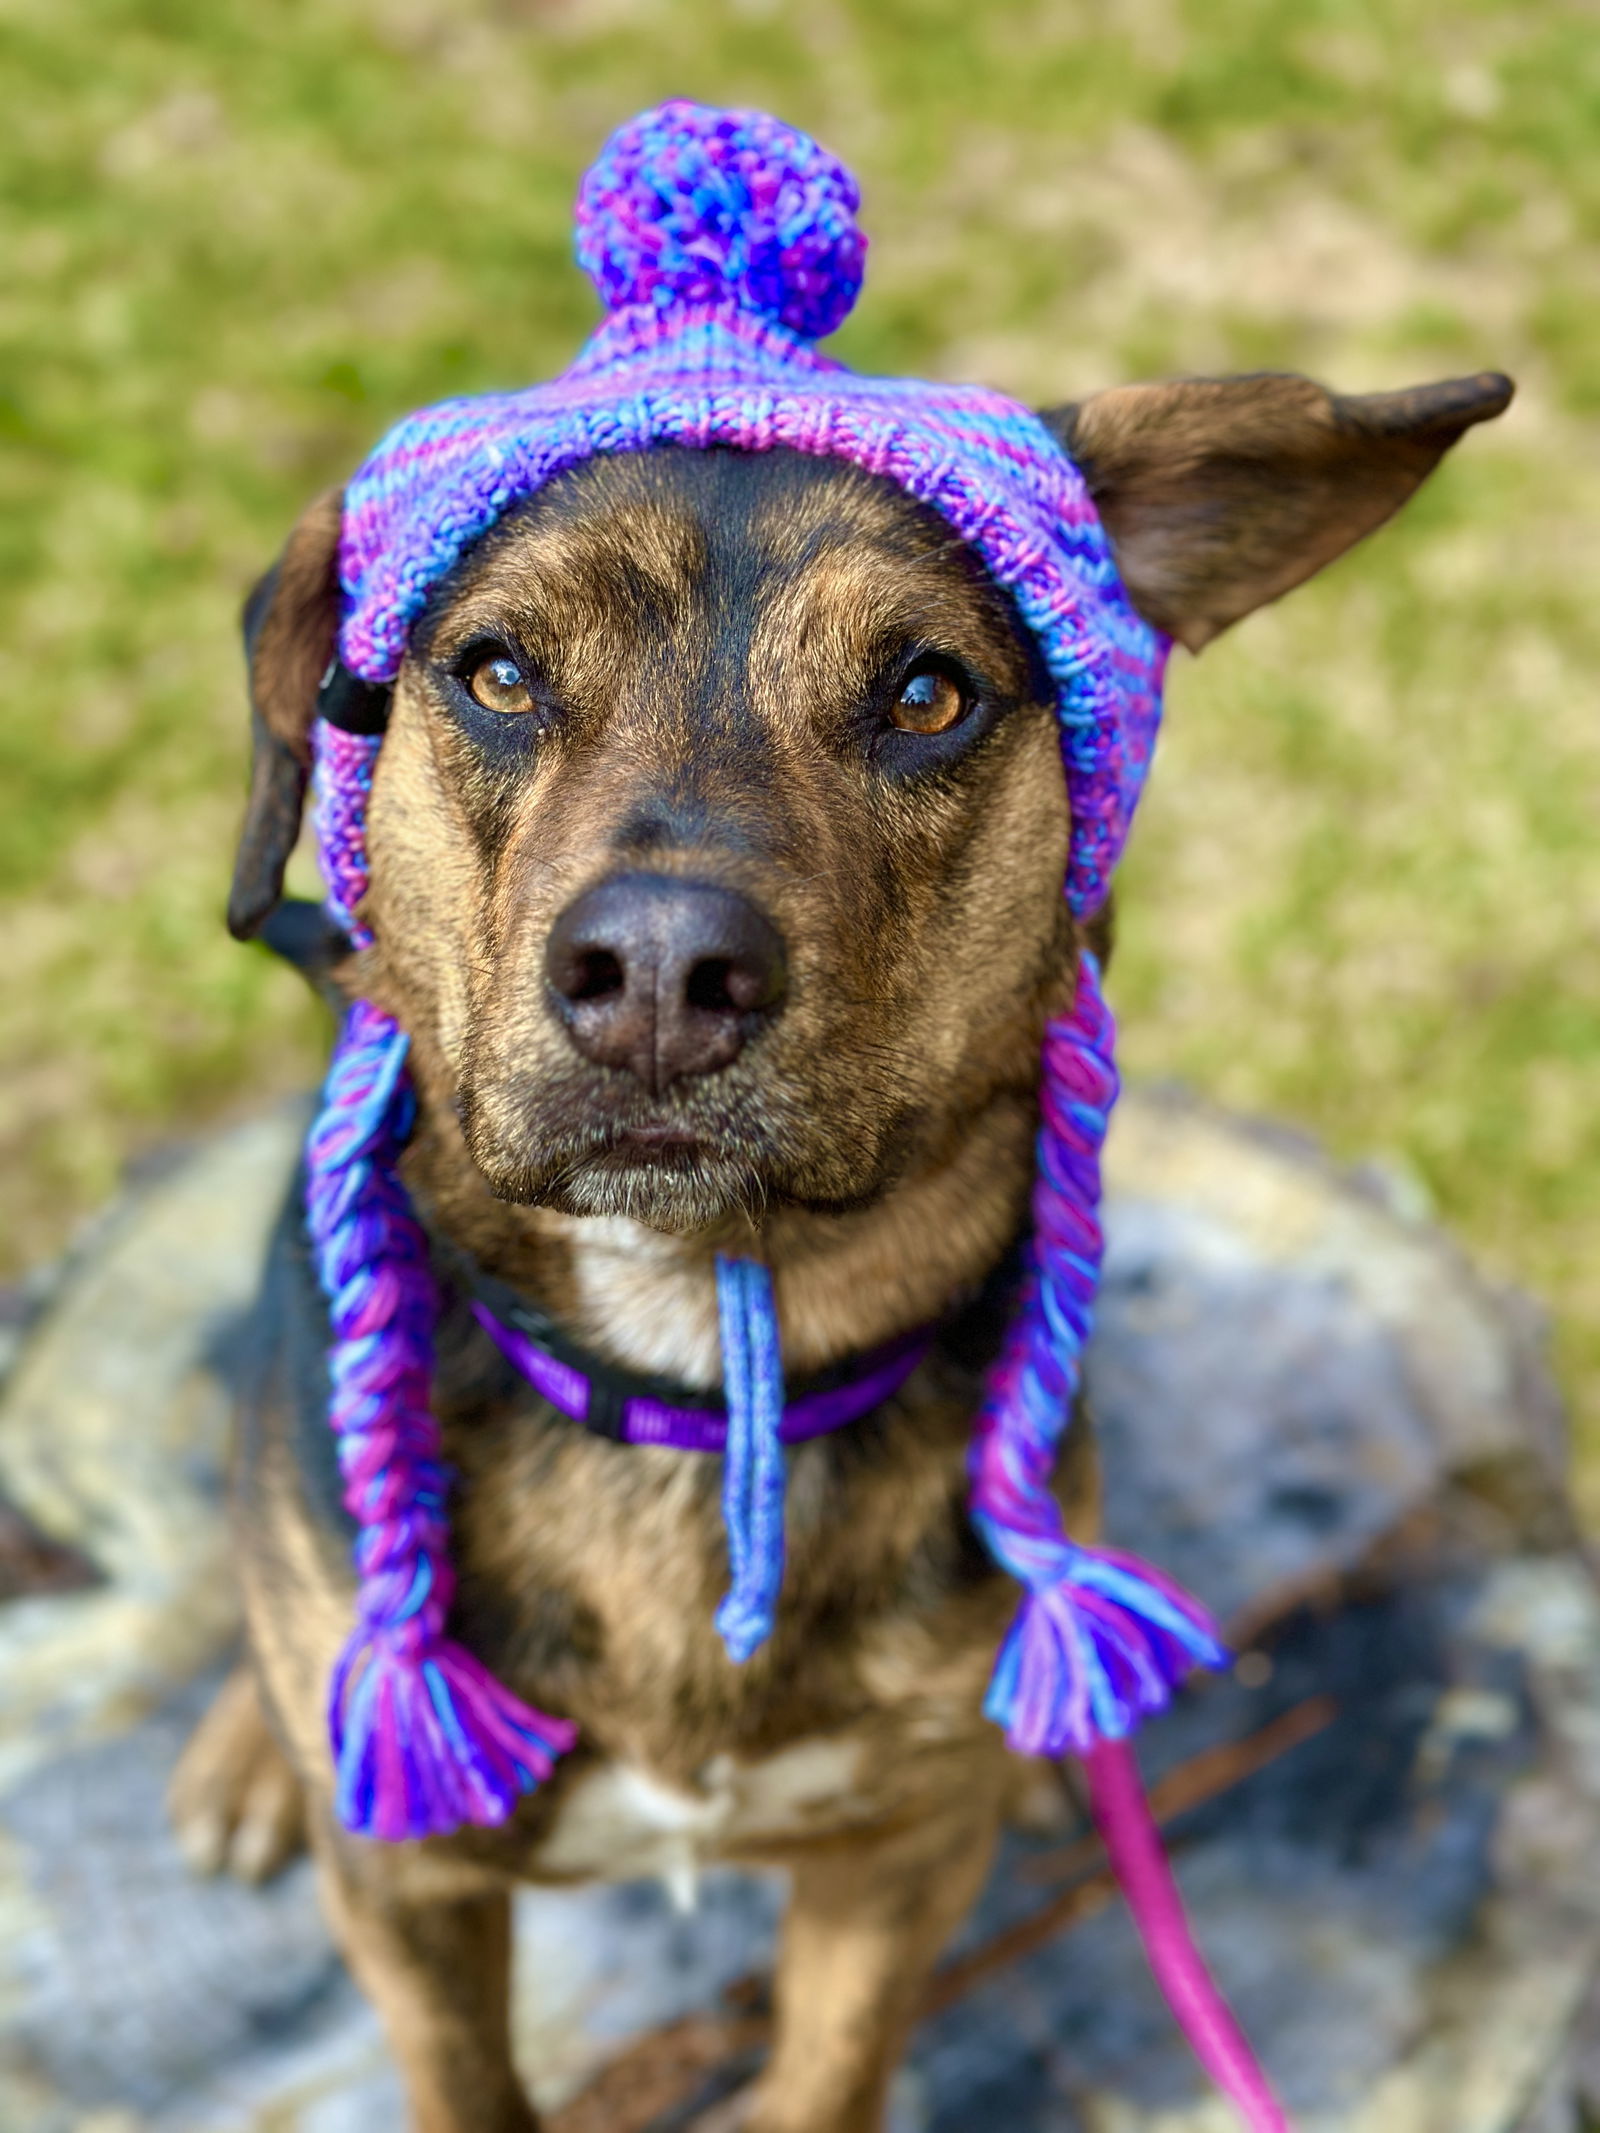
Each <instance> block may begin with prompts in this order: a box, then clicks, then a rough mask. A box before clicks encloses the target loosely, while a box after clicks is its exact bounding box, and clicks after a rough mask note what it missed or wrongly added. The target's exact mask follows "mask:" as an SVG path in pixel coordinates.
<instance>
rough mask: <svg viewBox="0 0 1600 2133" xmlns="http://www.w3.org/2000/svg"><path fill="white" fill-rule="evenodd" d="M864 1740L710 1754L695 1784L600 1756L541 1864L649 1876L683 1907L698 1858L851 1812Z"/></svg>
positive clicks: (701, 1861)
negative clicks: (748, 1757) (757, 1753)
mask: <svg viewBox="0 0 1600 2133" xmlns="http://www.w3.org/2000/svg"><path fill="white" fill-rule="evenodd" d="M861 1752H862V1744H861V1743H860V1742H859V1741H854V1740H809V1741H798V1742H796V1744H795V1745H794V1746H793V1747H792V1748H785V1749H783V1750H781V1751H780V1752H779V1753H778V1754H777V1755H770V1756H766V1757H764V1758H763V1759H762V1760H761V1761H759V1762H752V1763H744V1762H738V1761H736V1760H735V1759H734V1757H732V1756H731V1755H719V1756H715V1757H713V1758H712V1760H711V1761H710V1762H709V1763H707V1764H706V1766H705V1768H704V1769H703V1770H702V1771H701V1772H700V1773H699V1777H698V1779H697V1781H696V1783H695V1785H694V1786H693V1788H692V1789H683V1788H680V1787H678V1786H675V1785H664V1784H662V1783H661V1782H660V1780H659V1779H657V1778H654V1777H652V1776H651V1775H650V1773H649V1772H648V1771H646V1770H641V1769H639V1768H638V1767H637V1766H636V1765H633V1764H629V1763H603V1764H601V1766H600V1767H599V1768H598V1769H597V1770H594V1771H592V1772H590V1774H589V1775H588V1776H586V1777H585V1778H584V1779H583V1780H582V1781H581V1782H580V1783H579V1784H578V1785H576V1786H575V1787H574V1788H573V1790H572V1792H571V1793H570V1794H569V1795H568V1797H567V1798H566V1800H565V1801H564V1802H563V1804H562V1810H561V1813H560V1815H559V1817H558V1818H557V1820H556V1823H555V1826H554V1828H553V1829H552V1830H551V1831H550V1833H549V1835H548V1836H547V1837H546V1839H545V1841H544V1843H543V1844H542V1845H541V1846H540V1848H539V1852H538V1854H537V1857H536V1858H535V1861H534V1866H535V1870H536V1871H538V1872H543V1873H549V1874H552V1875H559V1876H561V1877H562V1878H566V1877H567V1876H573V1877H581V1878H583V1879H591V1880H600V1881H631V1880H635V1879H638V1878H641V1877H645V1876H651V1877H654V1878H656V1879H659V1880H660V1881H662V1882H663V1883H664V1884H665V1885H666V1887H667V1888H668V1890H669V1891H670V1892H671V1894H672V1897H673V1900H674V1901H675V1902H676V1903H678V1904H679V1905H680V1906H682V1907H683V1908H685V1909H688V1908H690V1907H691V1906H692V1905H693V1903H694V1898H695V1888H696V1882H697V1878H698V1875H699V1871H700V1869H701V1867H702V1866H706V1865H709V1864H711V1863H712V1862H713V1861H715V1860H717V1859H719V1858H722V1857H724V1856H725V1855H726V1854H727V1853H728V1852H729V1851H730V1850H733V1849H739V1850H743V1849H745V1848H746V1847H754V1848H759V1846H760V1845H761V1843H762V1842H763V1840H770V1839H779V1838H784V1837H793V1836H796V1835H799V1834H800V1833H802V1832H804V1831H806V1830H810V1829H820V1828H824V1827H828V1826H830V1825H834V1826H836V1825H838V1824H839V1823H841V1822H848V1821H849V1820H850V1819H851V1813H850V1808H851V1795H852V1793H853V1791H854V1788H855V1780H856V1775H857V1771H858V1767H859V1763H860V1757H861Z"/></svg>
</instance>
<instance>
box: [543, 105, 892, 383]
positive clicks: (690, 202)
mask: <svg viewBox="0 0 1600 2133" xmlns="http://www.w3.org/2000/svg"><path fill="white" fill-rule="evenodd" d="M860 201H861V196H860V193H859V191H858V190H857V187H856V181H855V179H854V178H853V177H851V175H850V173H849V171H847V170H846V169H845V168H844V166H843V164H842V163H838V162H836V161H835V160H834V158H833V157H832V156H831V155H829V154H828V152H827V150H826V149H825V148H821V147H819V146H818V144H817V143H816V142H815V141H814V140H812V139H811V137H810V136H809V135H808V134H804V133H799V132H797V131H796V130H795V128H794V127H792V126H785V125H784V124H782V122H781V121H780V120H778V119H775V118H769V117H768V116H767V114H766V113H765V112H763V111H718V110H714V109H713V108H712V107H711V106H709V105H707V104H694V103H689V102H686V101H683V100H681V99H680V100H675V101H673V102H671V103H666V104H658V105H657V106H656V107H655V109H654V110H653V111H644V112H641V113H640V115H639V116H638V117H637V118H635V119H630V120H629V121H628V123H627V124H626V125H625V126H621V127H619V128H618V130H617V131H616V132H615V133H614V134H613V135H612V136H611V139H610V140H609V141H608V142H607V143H606V145H605V147H604V148H603V149H602V150H601V152H600V155H599V158H598V160H597V161H596V162H595V163H594V165H593V167H592V168H591V169H590V170H589V172H588V173H587V175H586V176H585V178H584V181H583V184H582V186H581V187H580V188H579V192H578V208H577V224H578V262H579V264H580V266H582V268H583V270H584V272H585V273H586V274H588V276H589V277H590V279H591V280H592V281H593V282H594V285H595V287H596V288H597V289H598V290H599V291H600V295H601V297H602V299H603V300H604V302H605V304H606V307H607V309H608V310H611V311H617V310H620V309H621V308H622V307H623V306H624V305H630V304H651V305H653V306H655V307H656V308H657V309H661V310H664V309H666V308H668V307H669V306H675V305H680V304H718V303H729V302H731V303H734V304H736V305H738V306H739V308H740V309H741V310H746V311H752V312H755V313H757V314H758V315H759V316H761V317H763V318H769V319H776V320H778V321H779V323H780V324H782V325H785V326H787V327H789V328H790V329H791V330H792V331H793V332H795V333H798V334H801V335H803V336H804V337H805V338H806V339H807V340H813V341H814V340H820V339H821V338H822V337H823V335H824V334H829V333H832V332H833V330H834V328H835V327H836V326H837V325H839V323H840V322H841V320H842V319H843V318H844V317H845V315H846V313H847V312H848V311H849V309H850V306H851V305H852V304H853V303H854V302H855V299H856V291H857V290H858V289H859V288H860V286H861V270H862V265H863V262H864V261H865V258H866V250H867V240H866V239H865V237H863V236H862V234H861V232H860V230H859V229H858V228H857V227H856V220H855V213H856V209H857V207H858V206H859V205H860Z"/></svg>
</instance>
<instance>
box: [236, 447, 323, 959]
mask: <svg viewBox="0 0 1600 2133" xmlns="http://www.w3.org/2000/svg"><path fill="white" fill-rule="evenodd" d="M343 503H344V498H343V492H342V491H341V490H338V489H330V490H328V492H327V493H326V494H325V495H323V496H319V497H318V498H317V500H316V502H315V503H314V504H312V505H311V506H310V507H309V508H308V509H307V510H306V511H305V512H304V513H303V514H302V516H301V518H300V520H299V523H298V524H297V525H296V527H295V529H294V531H293V532H292V533H291V534H290V536H289V538H288V541H287V542H286V544H285V546H284V550H283V553H282V555H281V556H279V558H278V560H277V562H276V563H274V564H273V566H272V568H271V569H270V570H269V571H268V572H267V574H266V576H265V577H264V578H262V579H261V580H260V582H259V583H258V584H257V585H256V586H255V587H254V588H253V589H252V591H251V593H250V596H249V598H248V599H247V600H246V601H245V604H244V649H245V661H246V664H247V666H248V669H249V676H250V725H251V734H252V742H253V757H252V762H251V770H250V798H249V800H248V802H247V803H246V806H245V816H244V828H243V831H242V832H241V834H240V838H239V853H238V858H237V859H236V861H235V863H234V874H233V888H232V891H231V893H230V894H229V897H228V930H229V932H230V933H232V934H233V936H234V937H235V939H236V940H241V941H243V940H251V939H253V938H254V937H255V935H256V934H258V933H259V932H260V931H261V930H262V927H263V926H264V925H265V924H266V922H267V920H268V919H269V917H270V916H271V914H272V912H273V911H274V910H276V908H277V906H278V902H279V899H280V897H281V896H282V893H283V873H284V869H285V867H286V866H287V865H288V864H289V855H290V853H291V852H292V851H293V850H294V847H295V841H296V839H297V838H298V837H299V834H300V813H301V808H302V806H303V805H304V801H305V791H306V780H307V778H308V777H309V775H310V770H311V721H312V719H313V717H314V716H315V715H316V707H317V690H318V687H319V685H320V683H321V680H322V677H323V675H324V674H325V673H326V672H327V669H328V664H329V662H330V661H331V660H332V658H333V656H334V650H335V646H336V643H337V639H338V630H339V577H338V562H339V524H340V517H341V513H342V509H343Z"/></svg>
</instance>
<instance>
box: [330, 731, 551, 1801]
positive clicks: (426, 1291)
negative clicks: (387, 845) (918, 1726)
mask: <svg viewBox="0 0 1600 2133" xmlns="http://www.w3.org/2000/svg"><path fill="white" fill-rule="evenodd" d="M314 742H315V749H316V827H317V837H318V844H319V848H320V851H321V855H322V867H323V875H324V879H325V880H326V882H327V884H328V904H329V908H330V910H331V911H332V913H333V915H334V916H335V917H336V918H337V919H338V920H339V921H340V923H341V924H342V925H343V926H344V927H345V930H346V931H347V932H348V933H349V934H350V936H351V938H352V940H353V941H354V943H355V945H356V946H357V947H366V946H367V945H369V943H370V942H371V938H372V936H371V934H370V933H369V932H368V931H367V930H366V928H365V927H364V926H363V925H362V924H361V922H360V920H359V919H358V918H357V916H356V911H357V908H358V906H359V904H360V901H361V898H362V896H363V895H364V894H365V893H366V875H367V865H366V835H365V817H366V796H367V791H368V788H369V786H370V784H371V778H372V765H373V763H374V761H375V760H376V757H377V752H378V747H379V744H380V737H376V736H367V735H358V734H351V733H345V732H342V731H341V730H340V729H339V728H338V727H336V726H330V725H328V724H326V723H325V722H324V721H322V720H319V721H318V722H317V726H316V729H315V735H314ZM407 1045H408V1039H407V1037H406V1035H405V1032H404V1031H403V1030H402V1029H401V1028H400V1026H399V1024H398V1023H397V1022H395V1020H394V1019H393V1017H392V1016H390V1015H386V1014H384V1013H383V1012H382V1011H381V1010H380V1009H378V1008H376V1007H373V1006H371V1005H369V1003H368V1002H366V1001H364V1000H358V1001H357V1002H356V1004H355V1005H354V1006H353V1007H352V1008H351V1009H350V1010H349V1012H348V1014H347V1015H346V1017H345V1021H344V1027H343V1029H342V1030H341V1032H340V1035H339V1041H338V1043H337V1045H336V1046H335V1048H334V1054H333V1062H332V1065H331V1066H330V1068H329V1071H328V1078H327V1082H326V1085H325V1087H324V1089H323V1096H322V1107H321V1109H320V1111H319V1112H318V1114H317V1118H316V1122H315V1124H314V1125H313V1126H312V1129H311V1135H310V1138H309V1140H308V1142H307V1144H306V1227H307V1232H308V1235H309V1237H310V1240H311V1247H312V1251H313V1254H314V1256H315V1259H316V1265H317V1273H318V1276H319V1278H320V1281H321V1284H322V1290H323V1294H324V1295H325V1296H326V1297H327V1300H328V1316H329V1326H330V1331H331V1334H332V1340H331V1343H330V1346H329V1349H328V1374H329V1378H330V1381H331V1384H330V1397H329V1402H328V1422H329V1425H330V1427H331V1428H332V1429H333V1431H334V1433H335V1435H336V1437H337V1438H338V1445H339V1468H340V1472H341V1473H342V1475H343V1477H344V1501H345V1507H346V1509H347V1510H348V1511H349V1512H350V1515H351V1516H352V1517H353V1518H354V1519H355V1521H356V1524H357V1527H358V1529H359V1537H358V1539H357V1542H356V1574H357V1578H358V1581H359V1582H358V1591H357V1599H356V1626H355V1629H354V1630H353V1632H352V1633H351V1636H350V1639H349V1641H348V1643H347V1644H346V1645H345V1648H344V1651H343V1653H342V1655H341V1657H340V1659H339V1663H338V1665H337V1666H336V1667H335V1669H334V1673H333V1680H332V1683H331V1685H330V1688H329V1692H328V1730H329V1736H330V1739H331V1742H332V1746H333V1757H334V1766H335V1769H336V1772H337V1795H336V1804H337V1809H338V1814H339V1819H340V1821H341V1822H343V1824H344V1825H345V1827H346V1828H347V1829H351V1830H355V1831H357V1832H359V1833H360V1834H361V1835H363V1836H369V1837H385V1838H390V1839H395V1838H401V1837H426V1836H432V1835H436V1834H439V1833H442V1832H445V1831H448V1830H452V1829H458V1828H459V1827H460V1826H461V1825H462V1823H464V1822H478V1823H495V1822H503V1821H504V1820H505V1819H506V1817H507V1816H508V1815H509V1814H510V1813H511V1812H512V1810H513V1808H514V1807H515V1806H516V1803H517V1801H518V1799H519V1798H520V1797H521V1796H522V1794H523V1793H525V1792H527V1791H529V1790H531V1789H532V1787H533V1786H534V1785H536V1784H537V1783H538V1782H539V1781H540V1779H541V1778H545V1777H548V1776H549V1774H550V1770H551V1766H552V1762H553V1759H554V1757H555V1756H557V1755H559V1754H560V1753H561V1752H562V1751H563V1750H564V1749H567V1748H570V1747H571V1746H572V1743H573V1741H574V1740H575V1739H576V1738H577V1728H576V1726H574V1725H572V1724H570V1723H569V1722H568V1721H567V1720H566V1719H562V1718H548V1717H546V1716H545V1714H544V1713H543V1712H542V1711H535V1710H532V1709H531V1708H530V1707H529V1706H528V1705H526V1704H524V1703H521V1702H520V1701H519V1700H518V1699H517V1698H516V1697H515V1696H513V1695H512V1693H511V1691H510V1690H509V1689H507V1688H505V1687H503V1686H502V1684H501V1683H500V1682H498V1681H496V1680H495V1678H494V1676H493V1675H492V1674H491V1673H490V1672H489V1670H488V1668H487V1667H486V1666H484V1664H483V1663H482V1661H481V1660H479V1659H476V1658H474V1657H473V1655H472V1654H471V1653H470V1652H469V1651H467V1650H465V1649H464V1648H463V1647H462V1646H461V1645H459V1644H456V1643H454V1642H452V1641H451V1639H450V1638H448V1637H447V1636H446V1635H445V1633H444V1628H445V1622H446V1620H447V1618H448V1616H449V1612H450V1601H451V1598H452V1595H453V1593H454V1590H455V1578H454V1574H453V1572H452V1570H451V1566H450V1529H449V1514H448V1504H447V1497H448V1491H449V1480H448V1476H447V1475H446V1473H445V1471H444V1468H443V1466H442V1465H441V1463H440V1457H439V1425H438V1423H437V1422H436V1421H435V1419H434V1415H433V1409H432V1404H431V1403H432V1396H433V1333H434V1323H435V1320H436V1319H437V1316H438V1308H439V1301H438V1295H437V1292H436V1290H435V1287H434V1282H433V1275H432V1273H431V1271H430V1269H429V1265H428V1243H427V1238H426V1236H425V1235H424V1233H423V1230H422V1226H421V1224H420V1223H419V1222H418V1221H417V1218H416V1215H415V1214H414V1213H413V1211H412V1207H411V1202H410V1199H409V1197H408V1196H407V1193H406V1189H405V1186H404V1185H403V1184H402V1183H401V1181H400V1178H399V1176H398V1174H397V1172H396V1167H395V1166H396V1163H397V1161H398V1158H399V1155H400V1151H401V1150H402V1149H403V1148H404V1146H405V1143H406V1137H407V1135H408V1133H409V1132H410V1130H411V1120H412V1113H413V1110H414V1100H413V1097H412V1093H411V1085H410V1078H409V1076H408V1075H407V1072H406V1050H407Z"/></svg>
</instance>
